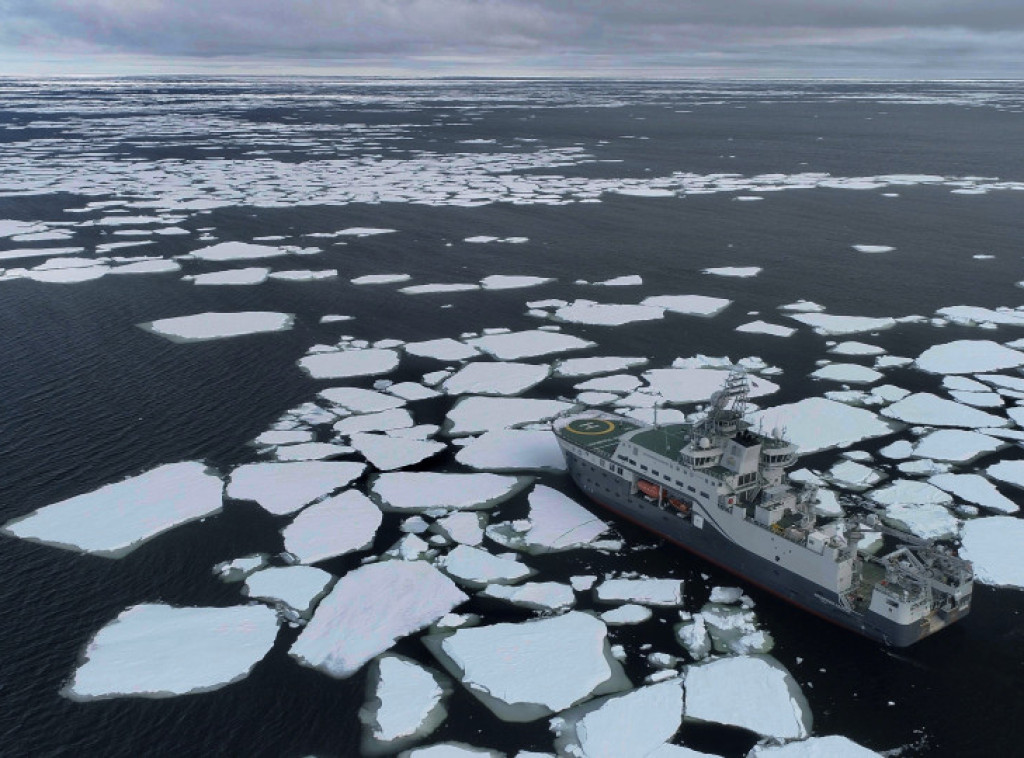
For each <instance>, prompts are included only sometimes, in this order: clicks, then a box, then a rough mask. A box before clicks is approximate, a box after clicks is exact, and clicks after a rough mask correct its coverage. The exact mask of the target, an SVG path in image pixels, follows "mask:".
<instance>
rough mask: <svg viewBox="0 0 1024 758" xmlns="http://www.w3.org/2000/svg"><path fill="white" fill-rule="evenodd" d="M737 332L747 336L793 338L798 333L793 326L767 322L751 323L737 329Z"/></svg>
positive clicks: (741, 325)
mask: <svg viewBox="0 0 1024 758" xmlns="http://www.w3.org/2000/svg"><path fill="white" fill-rule="evenodd" d="M736 331H737V332H744V333H746V334H769V335H771V336H773V337H791V336H792V335H793V333H794V332H795V331H796V329H794V328H793V327H791V326H781V325H779V324H770V323H768V322H767V321H761V320H760V319H758V320H757V321H750V322H748V323H746V324H740V325H739V326H737V327H736Z"/></svg>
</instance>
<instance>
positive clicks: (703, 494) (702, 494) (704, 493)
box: [700, 492, 711, 497]
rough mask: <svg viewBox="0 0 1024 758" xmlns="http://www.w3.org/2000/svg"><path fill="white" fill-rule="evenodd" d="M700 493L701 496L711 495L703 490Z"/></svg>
mask: <svg viewBox="0 0 1024 758" xmlns="http://www.w3.org/2000/svg"><path fill="white" fill-rule="evenodd" d="M700 494H701V497H711V495H709V494H708V493H706V492H701V493H700Z"/></svg>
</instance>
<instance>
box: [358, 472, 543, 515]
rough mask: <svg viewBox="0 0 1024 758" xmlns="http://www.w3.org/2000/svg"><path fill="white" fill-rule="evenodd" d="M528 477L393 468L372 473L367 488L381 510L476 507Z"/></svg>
mask: <svg viewBox="0 0 1024 758" xmlns="http://www.w3.org/2000/svg"><path fill="white" fill-rule="evenodd" d="M532 481H533V479H532V478H531V477H516V476H502V475H500V474H450V473H441V472H433V471H415V472H413V471H397V472H393V473H387V474H380V475H378V476H376V477H374V478H373V480H372V482H371V484H370V492H371V495H372V497H373V498H375V499H376V500H377V501H378V502H380V503H381V504H382V505H383V507H384V509H385V510H392V511H424V510H428V509H430V508H446V509H450V510H477V509H485V508H492V507H493V506H495V505H497V504H498V503H501V502H504V501H505V500H507V499H509V498H510V497H512V496H514V495H516V494H517V493H518V492H520V491H521V490H522V489H523V488H524V487H526V486H527V485H529V484H530V483H531V482H532Z"/></svg>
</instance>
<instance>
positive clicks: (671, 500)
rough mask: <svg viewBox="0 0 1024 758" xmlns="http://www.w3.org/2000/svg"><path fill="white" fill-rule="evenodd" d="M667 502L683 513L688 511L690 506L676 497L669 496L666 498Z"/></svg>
mask: <svg viewBox="0 0 1024 758" xmlns="http://www.w3.org/2000/svg"><path fill="white" fill-rule="evenodd" d="M668 504H669V505H671V506H672V507H673V508H675V509H676V510H678V511H682V512H683V513H689V512H690V506H689V505H687V504H686V503H684V502H683V501H682V500H679V499H678V498H674V497H670V498H669V499H668Z"/></svg>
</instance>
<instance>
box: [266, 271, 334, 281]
mask: <svg viewBox="0 0 1024 758" xmlns="http://www.w3.org/2000/svg"><path fill="white" fill-rule="evenodd" d="M337 276H338V269H336V268H328V269H319V270H315V271H313V270H309V269H302V270H297V271H275V272H274V273H272V274H271V275H270V278H271V279H277V280H278V281H283V282H315V281H318V280H320V279H335V278H337Z"/></svg>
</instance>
